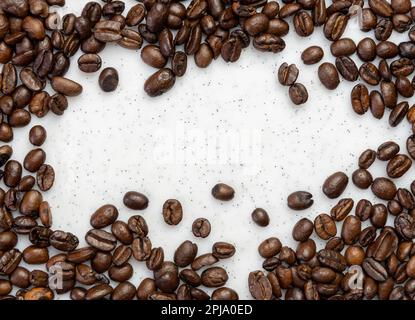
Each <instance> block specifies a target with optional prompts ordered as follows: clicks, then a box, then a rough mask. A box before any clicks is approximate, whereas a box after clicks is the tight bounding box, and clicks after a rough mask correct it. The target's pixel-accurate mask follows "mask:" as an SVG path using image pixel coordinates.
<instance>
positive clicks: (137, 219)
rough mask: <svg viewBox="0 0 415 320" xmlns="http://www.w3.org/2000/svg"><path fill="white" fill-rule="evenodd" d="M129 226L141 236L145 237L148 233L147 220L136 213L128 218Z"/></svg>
mask: <svg viewBox="0 0 415 320" xmlns="http://www.w3.org/2000/svg"><path fill="white" fill-rule="evenodd" d="M128 228H129V229H130V231H131V232H133V233H134V234H136V235H137V236H138V237H140V238H144V237H146V236H147V234H148V226H147V222H146V220H145V219H144V218H143V217H142V216H140V215H134V216H131V217H130V218H129V219H128Z"/></svg>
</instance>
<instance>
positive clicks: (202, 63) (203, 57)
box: [194, 43, 223, 68]
mask: <svg viewBox="0 0 415 320" xmlns="http://www.w3.org/2000/svg"><path fill="white" fill-rule="evenodd" d="M222 48H223V47H222ZM194 57H195V64H196V65H197V66H198V67H199V68H207V67H208V66H209V65H210V63H211V62H212V60H213V52H212V50H211V49H210V47H209V45H208V44H207V43H202V44H201V45H200V47H199V49H198V50H197V51H196V53H195V56H194Z"/></svg>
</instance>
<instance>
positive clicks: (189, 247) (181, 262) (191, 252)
mask: <svg viewBox="0 0 415 320" xmlns="http://www.w3.org/2000/svg"><path fill="white" fill-rule="evenodd" d="M196 255H197V245H196V244H195V243H192V242H191V241H189V240H187V241H185V242H183V243H182V244H181V245H180V246H179V247H178V248H177V249H176V251H175V253H174V263H175V264H176V265H177V266H179V267H181V268H184V267H187V266H188V265H189V264H191V263H192V262H193V261H194V259H195V258H196Z"/></svg>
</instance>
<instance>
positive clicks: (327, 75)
mask: <svg viewBox="0 0 415 320" xmlns="http://www.w3.org/2000/svg"><path fill="white" fill-rule="evenodd" d="M318 77H319V79H320V81H321V83H322V84H323V85H324V86H325V87H326V88H327V89H329V90H334V89H336V88H337V86H338V85H339V83H340V79H339V74H338V72H337V69H336V67H335V66H334V65H333V64H332V63H329V62H325V63H323V64H321V65H320V66H319V68H318Z"/></svg>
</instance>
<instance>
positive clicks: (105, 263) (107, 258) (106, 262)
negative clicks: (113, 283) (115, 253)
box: [91, 251, 112, 273]
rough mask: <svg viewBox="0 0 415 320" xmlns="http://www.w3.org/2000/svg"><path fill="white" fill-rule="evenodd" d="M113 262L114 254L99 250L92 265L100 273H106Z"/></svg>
mask: <svg viewBox="0 0 415 320" xmlns="http://www.w3.org/2000/svg"><path fill="white" fill-rule="evenodd" d="M111 264H112V256H111V254H110V253H107V252H100V251H98V252H97V253H96V255H95V257H93V258H92V260H91V267H92V269H94V271H96V272H98V273H104V272H105V271H107V270H108V269H109V268H110V267H111Z"/></svg>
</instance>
